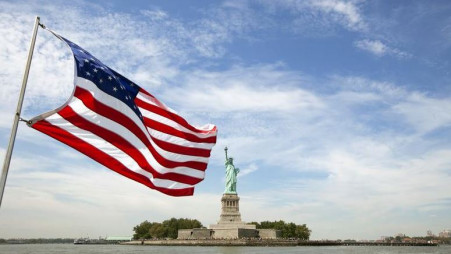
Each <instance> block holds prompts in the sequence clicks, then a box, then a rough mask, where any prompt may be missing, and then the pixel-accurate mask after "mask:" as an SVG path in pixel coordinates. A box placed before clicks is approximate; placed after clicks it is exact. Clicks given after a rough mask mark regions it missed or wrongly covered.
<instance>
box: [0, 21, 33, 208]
mask: <svg viewBox="0 0 451 254" xmlns="http://www.w3.org/2000/svg"><path fill="white" fill-rule="evenodd" d="M39 21H40V18H39V17H38V16H36V20H35V22H34V28H33V35H32V37H31V43H30V49H29V50H28V58H27V64H26V65H25V73H24V74H23V79H22V88H21V89H20V94H19V101H18V102H17V109H16V114H15V115H14V122H13V127H12V129H11V136H10V138H9V144H8V149H7V150H6V154H5V160H4V162H3V170H2V177H1V179H0V207H1V205H2V200H3V192H4V191H5V185H6V177H7V176H8V170H9V164H10V162H11V156H12V153H13V148H14V141H15V140H16V133H17V127H18V125H19V120H20V113H21V111H22V104H23V99H24V96H25V88H26V87H27V81H28V73H29V72H30V65H31V59H32V58H33V50H34V44H35V42H36V35H37V34H38V26H39Z"/></svg>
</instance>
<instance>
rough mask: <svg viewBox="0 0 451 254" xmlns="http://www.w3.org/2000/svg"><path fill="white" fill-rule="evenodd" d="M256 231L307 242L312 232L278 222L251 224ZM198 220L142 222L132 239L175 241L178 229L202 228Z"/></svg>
mask: <svg viewBox="0 0 451 254" xmlns="http://www.w3.org/2000/svg"><path fill="white" fill-rule="evenodd" d="M250 224H254V225H256V227H257V229H276V230H280V231H281V234H282V235H281V236H282V238H296V239H301V240H308V239H309V238H310V233H311V232H312V231H311V230H310V229H309V228H308V227H307V226H306V225H305V224H302V225H296V224H295V223H293V222H290V223H286V222H285V221H283V220H279V221H262V222H251V223H250ZM202 227H203V225H202V223H200V222H199V221H198V220H193V219H183V218H180V219H176V218H171V219H169V220H165V221H163V222H149V221H147V220H146V221H143V222H141V223H140V224H139V225H136V226H135V227H134V228H133V231H134V232H135V234H134V235H133V239H136V240H139V239H152V238H172V239H176V238H177V234H178V230H179V229H192V228H202Z"/></svg>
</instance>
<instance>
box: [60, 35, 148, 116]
mask: <svg viewBox="0 0 451 254" xmlns="http://www.w3.org/2000/svg"><path fill="white" fill-rule="evenodd" d="M63 39H64V41H65V42H66V43H67V44H68V45H69V47H70V48H71V50H72V53H73V54H74V58H75V64H76V69H77V74H76V75H77V76H78V77H81V78H84V79H87V80H90V81H92V82H93V83H94V84H95V85H96V86H97V87H98V88H99V89H100V90H102V91H103V92H105V93H107V94H109V95H111V96H113V97H115V98H117V99H118V100H121V101H122V102H123V103H125V104H126V105H128V106H129V107H130V109H132V110H133V111H134V112H135V113H136V115H137V116H138V117H139V118H141V120H142V115H141V112H140V111H139V110H138V107H137V106H136V104H135V102H134V99H135V97H136V95H137V94H138V92H139V86H138V85H136V84H135V83H133V82H131V81H130V80H128V79H127V78H125V77H124V76H122V75H121V74H119V73H117V72H116V71H114V70H113V69H110V68H109V67H108V66H106V65H104V64H103V63H102V62H101V61H99V60H98V59H97V58H95V57H94V56H93V55H91V54H90V53H89V52H87V51H86V50H84V49H82V48H81V47H79V46H78V45H77V44H75V43H73V42H71V41H69V40H67V39H66V38H63Z"/></svg>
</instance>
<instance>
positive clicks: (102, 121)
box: [68, 97, 208, 179]
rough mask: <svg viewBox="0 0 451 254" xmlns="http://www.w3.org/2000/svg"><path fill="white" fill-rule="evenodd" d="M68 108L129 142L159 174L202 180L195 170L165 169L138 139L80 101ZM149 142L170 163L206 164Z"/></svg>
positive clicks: (202, 172)
mask: <svg viewBox="0 0 451 254" xmlns="http://www.w3.org/2000/svg"><path fill="white" fill-rule="evenodd" d="M68 106H70V107H71V108H72V110H74V111H75V112H76V113H77V115H79V116H80V117H83V118H84V119H85V120H86V121H89V122H91V123H93V124H95V125H97V126H100V127H102V128H105V129H108V130H110V131H112V132H114V133H116V134H118V135H119V136H121V137H122V138H123V139H125V140H127V141H128V142H130V143H131V145H132V146H133V147H135V148H136V149H137V150H138V151H139V152H140V153H141V154H142V155H143V156H144V158H145V159H146V161H147V163H148V164H149V165H151V166H152V168H154V169H155V170H156V171H158V172H159V173H161V174H165V173H171V172H172V173H177V174H182V175H187V176H191V177H195V178H199V179H203V178H204V177H205V172H204V171H200V170H196V169H192V168H188V167H175V168H166V167H164V166H162V165H161V164H160V163H158V161H157V160H156V159H155V157H154V156H152V153H151V152H150V151H149V149H148V148H147V146H146V145H145V144H144V143H143V142H142V141H141V140H140V139H139V138H138V137H136V136H135V135H134V134H133V133H132V132H131V131H130V130H129V129H127V128H126V127H124V126H122V125H120V124H118V123H117V122H114V121H112V120H111V119H109V118H106V117H104V116H102V115H99V114H97V113H96V112H94V111H92V110H90V109H89V108H87V107H86V106H85V105H84V104H83V102H82V101H81V100H80V99H78V98H76V97H74V98H73V99H72V101H71V102H70V103H69V105H68ZM149 141H150V143H151V145H152V146H153V147H155V150H156V151H157V152H158V153H159V154H160V155H162V156H163V158H166V159H169V160H172V161H176V160H178V161H179V162H182V160H187V161H190V160H191V161H192V160H194V159H195V160H196V161H201V162H205V163H207V162H208V158H205V157H197V156H188V155H180V154H175V153H169V152H166V151H163V150H162V149H161V148H159V147H157V146H156V144H155V143H154V142H153V141H152V140H149Z"/></svg>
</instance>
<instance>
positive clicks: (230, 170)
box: [224, 153, 240, 194]
mask: <svg viewBox="0 0 451 254" xmlns="http://www.w3.org/2000/svg"><path fill="white" fill-rule="evenodd" d="M225 171H226V172H225V173H226V185H225V190H224V193H225V194H236V181H237V175H238V173H239V172H240V169H239V168H235V166H234V165H233V158H227V153H226V162H225Z"/></svg>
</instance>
